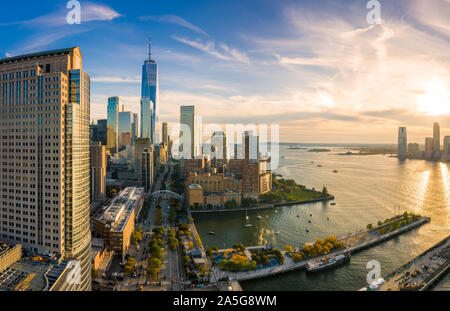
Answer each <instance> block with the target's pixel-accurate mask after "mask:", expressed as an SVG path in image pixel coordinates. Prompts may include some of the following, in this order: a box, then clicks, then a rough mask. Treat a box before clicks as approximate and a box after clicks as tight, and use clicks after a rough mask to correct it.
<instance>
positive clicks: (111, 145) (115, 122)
mask: <svg viewBox="0 0 450 311" xmlns="http://www.w3.org/2000/svg"><path fill="white" fill-rule="evenodd" d="M119 107H120V97H118V96H115V97H110V98H108V112H107V113H108V121H107V133H106V136H107V137H106V140H107V147H108V150H109V151H110V152H111V154H114V153H117V152H118V151H119Z"/></svg>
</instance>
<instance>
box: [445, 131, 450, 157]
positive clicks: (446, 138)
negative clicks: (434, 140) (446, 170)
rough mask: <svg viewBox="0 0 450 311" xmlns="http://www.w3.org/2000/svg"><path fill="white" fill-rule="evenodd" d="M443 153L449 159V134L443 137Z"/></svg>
mask: <svg viewBox="0 0 450 311" xmlns="http://www.w3.org/2000/svg"><path fill="white" fill-rule="evenodd" d="M444 155H445V156H446V157H447V161H448V160H450V136H445V137H444Z"/></svg>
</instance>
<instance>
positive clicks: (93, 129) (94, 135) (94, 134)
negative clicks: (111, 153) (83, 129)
mask: <svg viewBox="0 0 450 311" xmlns="http://www.w3.org/2000/svg"><path fill="white" fill-rule="evenodd" d="M89 138H90V140H91V141H98V125H97V124H94V122H92V123H91V125H90V126H89Z"/></svg>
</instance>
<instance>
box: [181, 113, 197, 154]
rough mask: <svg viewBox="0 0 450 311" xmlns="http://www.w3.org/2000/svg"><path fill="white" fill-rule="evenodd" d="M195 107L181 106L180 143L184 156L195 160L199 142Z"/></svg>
mask: <svg viewBox="0 0 450 311" xmlns="http://www.w3.org/2000/svg"><path fill="white" fill-rule="evenodd" d="M195 130H196V129H195V106H180V141H181V143H182V144H183V146H182V149H183V150H182V154H184V155H185V156H186V157H189V158H191V159H192V158H193V157H194V155H195V149H196V147H195V146H196V145H197V144H198V142H196V135H195Z"/></svg>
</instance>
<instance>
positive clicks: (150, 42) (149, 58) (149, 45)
mask: <svg viewBox="0 0 450 311" xmlns="http://www.w3.org/2000/svg"><path fill="white" fill-rule="evenodd" d="M148 60H152V34H151V33H150V40H149V42H148Z"/></svg>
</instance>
